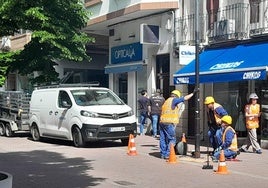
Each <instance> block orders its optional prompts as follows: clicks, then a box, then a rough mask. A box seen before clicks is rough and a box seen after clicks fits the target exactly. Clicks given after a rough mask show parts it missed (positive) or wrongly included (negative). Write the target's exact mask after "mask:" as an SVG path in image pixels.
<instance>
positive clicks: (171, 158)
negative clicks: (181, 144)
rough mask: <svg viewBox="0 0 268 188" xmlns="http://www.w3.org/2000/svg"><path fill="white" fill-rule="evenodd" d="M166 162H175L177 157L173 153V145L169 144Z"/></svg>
mask: <svg viewBox="0 0 268 188" xmlns="http://www.w3.org/2000/svg"><path fill="white" fill-rule="evenodd" d="M167 162H168V163H177V157H176V154H175V149H174V145H173V144H170V154H169V159H168V160H167Z"/></svg>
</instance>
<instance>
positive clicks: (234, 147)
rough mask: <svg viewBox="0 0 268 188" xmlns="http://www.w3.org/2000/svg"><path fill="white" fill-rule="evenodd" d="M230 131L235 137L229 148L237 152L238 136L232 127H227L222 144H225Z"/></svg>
mask: <svg viewBox="0 0 268 188" xmlns="http://www.w3.org/2000/svg"><path fill="white" fill-rule="evenodd" d="M229 129H231V130H232V132H233V133H234V137H233V139H232V143H231V145H230V146H229V149H230V150H232V151H237V136H236V133H235V130H234V129H233V128H232V127H231V126H228V127H226V129H225V130H224V133H223V135H222V142H223V143H224V142H225V135H226V133H227V130H229Z"/></svg>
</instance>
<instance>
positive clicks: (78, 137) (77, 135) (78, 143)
mask: <svg viewBox="0 0 268 188" xmlns="http://www.w3.org/2000/svg"><path fill="white" fill-rule="evenodd" d="M72 134H73V143H74V146H75V147H84V145H85V142H84V141H83V137H82V134H81V131H80V129H79V128H78V127H74V128H73V131H72Z"/></svg>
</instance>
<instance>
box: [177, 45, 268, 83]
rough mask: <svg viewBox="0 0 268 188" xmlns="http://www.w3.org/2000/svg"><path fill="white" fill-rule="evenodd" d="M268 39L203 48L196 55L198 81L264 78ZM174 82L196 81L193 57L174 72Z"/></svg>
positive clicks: (210, 81)
mask: <svg viewBox="0 0 268 188" xmlns="http://www.w3.org/2000/svg"><path fill="white" fill-rule="evenodd" d="M267 70H268V43H258V44H244V45H238V46H236V47H229V48H221V49H214V50H205V51H204V52H203V53H201V54H200V55H199V81H200V83H215V82H230V81H242V80H265V79H266V77H267V73H266V72H267ZM173 78H174V84H195V60H193V61H192V62H191V63H189V64H188V65H186V66H185V67H183V68H182V69H180V70H178V71H177V72H176V73H175V74H173Z"/></svg>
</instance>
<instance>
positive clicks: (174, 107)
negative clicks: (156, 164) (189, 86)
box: [159, 89, 198, 159]
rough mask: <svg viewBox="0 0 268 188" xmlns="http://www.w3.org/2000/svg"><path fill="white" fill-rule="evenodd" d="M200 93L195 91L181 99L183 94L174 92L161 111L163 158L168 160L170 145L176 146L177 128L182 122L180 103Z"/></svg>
mask: <svg viewBox="0 0 268 188" xmlns="http://www.w3.org/2000/svg"><path fill="white" fill-rule="evenodd" d="M196 92H198V90H196V89H195V90H194V92H193V93H190V94H188V95H186V96H185V97H181V92H180V91H178V90H174V91H172V92H171V94H170V97H169V98H168V99H167V100H166V101H165V102H164V104H163V106H162V109H161V116H160V124H159V125H160V130H159V131H160V153H161V158H163V159H168V158H169V154H170V145H171V144H173V146H175V145H176V131H175V129H176V126H177V125H178V124H179V120H180V107H181V105H180V103H182V102H184V101H186V100H189V99H190V98H192V97H193V95H194V94H195V93H196Z"/></svg>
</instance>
